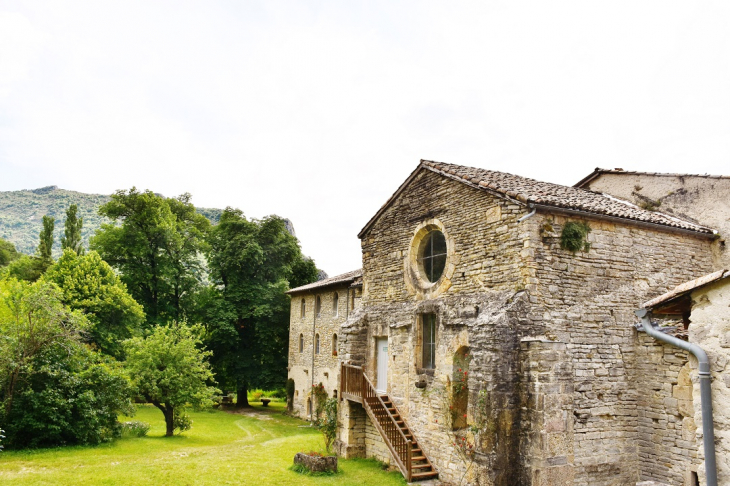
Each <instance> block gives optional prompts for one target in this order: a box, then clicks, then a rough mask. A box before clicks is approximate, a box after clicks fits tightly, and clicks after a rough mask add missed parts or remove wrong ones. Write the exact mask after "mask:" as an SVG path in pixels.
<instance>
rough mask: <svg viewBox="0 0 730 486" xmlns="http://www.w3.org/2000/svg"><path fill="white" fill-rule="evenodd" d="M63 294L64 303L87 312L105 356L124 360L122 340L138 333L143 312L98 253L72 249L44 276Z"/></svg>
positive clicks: (92, 335)
mask: <svg viewBox="0 0 730 486" xmlns="http://www.w3.org/2000/svg"><path fill="white" fill-rule="evenodd" d="M44 278H45V279H46V280H47V281H49V282H53V283H55V284H56V285H58V286H59V287H60V288H61V291H62V292H63V302H64V303H65V304H66V305H68V306H69V307H70V308H71V309H75V310H80V311H82V312H84V314H85V315H86V317H87V319H88V320H89V323H90V326H89V328H88V337H89V341H90V342H92V343H93V344H94V345H95V347H97V348H98V349H99V350H101V351H102V352H103V353H105V354H109V355H111V356H114V357H116V358H118V359H121V358H122V355H123V353H122V344H121V343H122V341H124V340H125V339H128V338H130V337H132V336H134V335H136V334H138V333H139V331H140V330H141V326H142V323H143V322H144V310H143V309H142V306H141V305H139V304H138V303H137V302H135V300H134V299H133V298H132V296H131V295H130V294H129V292H128V291H127V287H126V286H125V285H124V283H122V281H121V279H120V278H119V276H118V275H117V274H116V273H114V269H112V267H111V266H109V264H108V263H106V262H105V261H104V260H102V259H101V257H100V256H99V254H98V253H96V252H95V251H91V252H89V253H88V254H87V255H78V254H76V253H75V252H74V251H72V250H71V249H70V248H68V249H66V250H64V252H63V256H61V258H59V259H58V262H56V264H55V265H53V266H52V267H51V268H49V269H48V271H47V272H46V275H45V277H44Z"/></svg>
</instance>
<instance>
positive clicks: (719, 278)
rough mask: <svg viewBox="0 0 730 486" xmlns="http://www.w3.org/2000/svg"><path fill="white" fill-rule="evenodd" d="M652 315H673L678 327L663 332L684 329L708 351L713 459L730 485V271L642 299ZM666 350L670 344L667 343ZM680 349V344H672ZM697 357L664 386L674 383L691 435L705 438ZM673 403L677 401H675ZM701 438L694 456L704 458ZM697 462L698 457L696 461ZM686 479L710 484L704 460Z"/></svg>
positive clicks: (674, 393) (721, 480)
mask: <svg viewBox="0 0 730 486" xmlns="http://www.w3.org/2000/svg"><path fill="white" fill-rule="evenodd" d="M644 308H646V309H648V310H650V311H651V313H652V315H653V316H654V317H658V318H667V317H670V318H674V319H675V321H676V325H675V327H674V328H672V327H670V326H665V327H663V328H660V329H662V330H663V331H664V332H665V333H670V334H676V333H677V331H676V330H677V329H678V330H679V332H680V333H681V332H684V333H685V334H686V338H687V339H688V340H689V342H692V343H695V344H697V345H698V346H700V347H701V348H702V349H703V350H704V351H705V352H706V353H707V355H708V358H709V365H710V374H711V383H712V384H711V388H712V409H713V411H714V417H713V418H714V420H713V422H714V426H713V427H712V433H713V434H714V441H711V442H714V444H715V458H716V462H717V469H716V473H717V481H718V482H717V484H719V485H723V486H727V485H730V369H729V367H728V366H727V365H728V361H730V271H728V270H719V271H717V272H714V273H712V274H709V275H705V276H703V277H701V278H698V279H696V280H692V281H690V282H686V283H684V284H682V285H680V286H678V287H677V288H675V289H674V290H672V291H670V292H668V293H666V294H663V295H660V296H659V297H656V298H654V299H652V300H650V301H649V302H646V303H645V304H644ZM664 348H665V349H664V350H663V351H664V352H667V351H669V348H672V346H666V345H665V346H664ZM674 351H675V352H676V351H677V349H676V348H674ZM697 364H698V363H697V360H696V359H692V360H690V361H689V362H688V363H686V364H684V366H683V367H682V369H681V371H680V374H679V377H678V378H679V379H678V380H668V381H667V382H666V383H665V384H664V387H665V388H667V391H669V389H670V388H671V394H672V395H671V396H672V400H676V408H677V410H678V412H679V413H680V414H681V415H682V416H683V417H682V423H683V429H684V430H685V431H686V433H687V434H686V435H688V439H694V437H695V436H697V437H698V439H699V438H701V437H702V434H703V430H702V414H701V411H702V399H701V395H700V385H699V379H698V370H697ZM671 406H672V407H674V406H675V403H671ZM703 442H704V441H700V442H698V443H697V444H696V447H697V449H696V450H695V451H694V452H695V457H697V458H698V461H702V460H704V459H705V451H704V447H703ZM698 461H694V462H695V464H697V463H698ZM697 466H698V467H697V468H696V469H692V470H691V471H690V472H689V473H688V475H689V477H688V478H687V480H688V484H692V481H693V480H694V481H696V482H695V484H707V483H706V477H705V464H704V462H701V463H699V464H697Z"/></svg>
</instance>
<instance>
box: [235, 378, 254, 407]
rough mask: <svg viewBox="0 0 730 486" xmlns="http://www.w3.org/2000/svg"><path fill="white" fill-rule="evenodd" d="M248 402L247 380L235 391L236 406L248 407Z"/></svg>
mask: <svg viewBox="0 0 730 486" xmlns="http://www.w3.org/2000/svg"><path fill="white" fill-rule="evenodd" d="M250 406H251V405H249V404H248V382H244V383H243V384H242V385H241V386H240V387H238V390H237V391H236V408H244V407H250Z"/></svg>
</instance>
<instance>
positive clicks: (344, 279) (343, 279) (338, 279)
mask: <svg viewBox="0 0 730 486" xmlns="http://www.w3.org/2000/svg"><path fill="white" fill-rule="evenodd" d="M358 278H362V268H360V269H358V270H353V271H352V272H347V273H343V274H342V275H335V276H334V277H330V278H326V279H324V280H319V281H317V282H313V283H311V284H307V285H302V286H301V287H297V288H295V289H291V290H290V291H288V292H287V294H295V293H298V292H308V291H310V290H314V289H320V288H324V287H330V286H335V285H342V284H350V283H352V282H354V281H355V280H356V279H358Z"/></svg>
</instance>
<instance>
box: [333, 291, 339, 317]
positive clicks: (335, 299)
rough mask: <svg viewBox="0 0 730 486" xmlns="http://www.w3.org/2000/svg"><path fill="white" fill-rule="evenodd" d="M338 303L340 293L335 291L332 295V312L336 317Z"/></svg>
mask: <svg viewBox="0 0 730 486" xmlns="http://www.w3.org/2000/svg"><path fill="white" fill-rule="evenodd" d="M339 304H340V294H338V293H337V292H335V295H334V297H333V298H332V313H333V314H334V315H335V317H337V316H338V315H339V314H340V312H339Z"/></svg>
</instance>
